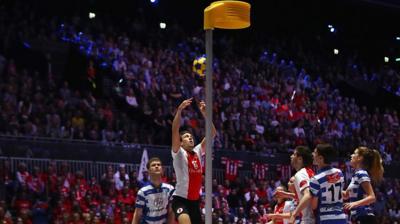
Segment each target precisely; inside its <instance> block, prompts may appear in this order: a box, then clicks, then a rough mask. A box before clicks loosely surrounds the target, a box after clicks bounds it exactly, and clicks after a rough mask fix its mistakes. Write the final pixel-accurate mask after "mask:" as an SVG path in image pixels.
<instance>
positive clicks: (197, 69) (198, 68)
mask: <svg viewBox="0 0 400 224" xmlns="http://www.w3.org/2000/svg"><path fill="white" fill-rule="evenodd" d="M193 72H194V73H196V74H197V75H199V76H200V77H204V76H205V75H206V57H205V56H201V57H197V58H196V59H194V61H193Z"/></svg>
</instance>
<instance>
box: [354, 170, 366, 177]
mask: <svg viewBox="0 0 400 224" xmlns="http://www.w3.org/2000/svg"><path fill="white" fill-rule="evenodd" d="M355 174H356V175H357V176H363V175H367V176H369V175H368V172H367V171H366V170H364V169H359V170H356V172H355Z"/></svg>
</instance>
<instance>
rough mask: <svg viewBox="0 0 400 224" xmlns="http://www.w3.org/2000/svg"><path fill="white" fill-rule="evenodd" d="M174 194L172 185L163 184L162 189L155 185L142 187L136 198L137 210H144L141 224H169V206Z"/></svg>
mask: <svg viewBox="0 0 400 224" xmlns="http://www.w3.org/2000/svg"><path fill="white" fill-rule="evenodd" d="M173 193H174V187H173V186H172V185H169V184H166V183H162V184H161V186H160V187H158V188H155V187H154V186H153V185H147V186H145V187H142V188H141V189H140V190H139V191H138V193H137V198H136V205H135V207H136V208H142V209H143V214H142V221H141V223H143V224H144V223H146V224H147V223H151V224H164V223H167V217H168V206H169V203H170V201H171V199H172V194H173Z"/></svg>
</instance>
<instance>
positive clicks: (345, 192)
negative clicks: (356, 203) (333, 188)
mask: <svg viewBox="0 0 400 224" xmlns="http://www.w3.org/2000/svg"><path fill="white" fill-rule="evenodd" d="M342 196H343V200H347V199H349V192H347V191H342Z"/></svg>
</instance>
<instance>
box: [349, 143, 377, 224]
mask: <svg viewBox="0 0 400 224" xmlns="http://www.w3.org/2000/svg"><path fill="white" fill-rule="evenodd" d="M350 164H351V166H352V167H353V168H354V169H355V173H354V174H353V177H352V178H351V181H350V184H349V186H348V187H347V189H346V191H345V192H344V196H345V198H349V201H350V202H349V203H346V204H345V206H344V207H345V209H346V210H350V215H351V219H352V220H356V221H357V223H361V224H364V223H366V224H369V223H377V221H376V219H375V216H374V213H372V209H371V207H370V206H369V205H370V204H372V203H374V202H375V194H374V190H373V188H372V185H371V179H372V181H373V182H374V183H379V182H380V181H381V180H382V177H383V166H382V159H381V156H380V154H379V152H378V151H377V150H375V149H369V148H367V147H363V146H361V147H358V148H357V149H356V150H355V151H354V153H353V154H352V155H351V160H350Z"/></svg>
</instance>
